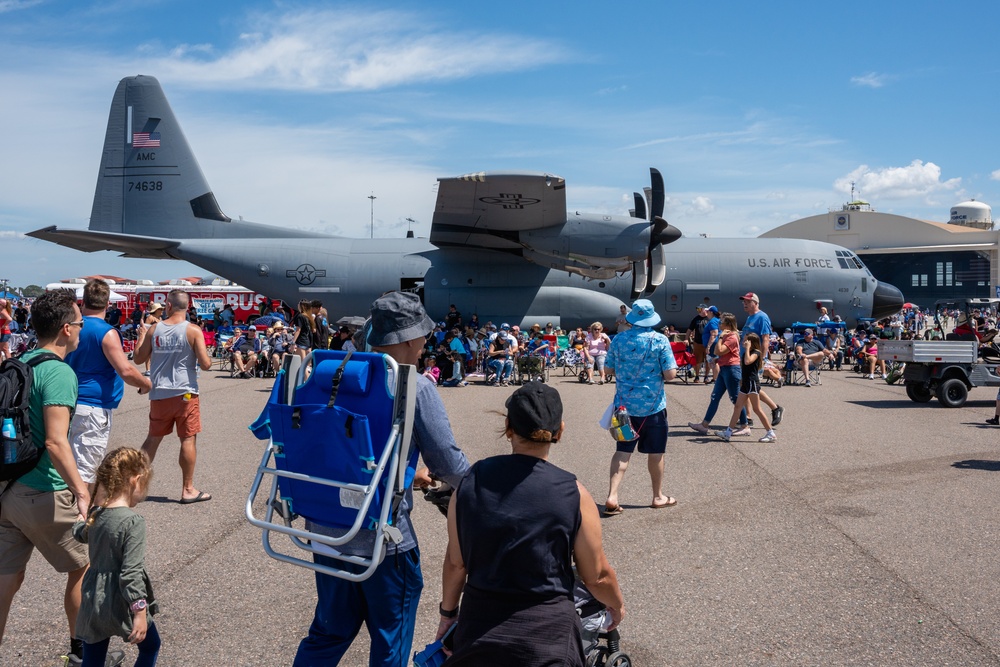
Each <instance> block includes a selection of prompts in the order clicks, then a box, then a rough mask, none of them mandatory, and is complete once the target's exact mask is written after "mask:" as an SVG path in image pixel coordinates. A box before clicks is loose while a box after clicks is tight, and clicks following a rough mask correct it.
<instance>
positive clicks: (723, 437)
mask: <svg viewBox="0 0 1000 667" xmlns="http://www.w3.org/2000/svg"><path fill="white" fill-rule="evenodd" d="M732 434H733V432H732V431H730V430H729V429H728V428H727V429H726V430H725V431H716V432H715V437H716V438H719V439H720V440H725V441H726V442H729V437H730V436H731V435H732Z"/></svg>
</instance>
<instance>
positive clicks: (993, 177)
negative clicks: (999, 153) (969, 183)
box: [990, 169, 1000, 181]
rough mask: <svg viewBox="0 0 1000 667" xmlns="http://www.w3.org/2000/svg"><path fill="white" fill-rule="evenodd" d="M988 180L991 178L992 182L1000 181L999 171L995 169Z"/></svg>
mask: <svg viewBox="0 0 1000 667" xmlns="http://www.w3.org/2000/svg"><path fill="white" fill-rule="evenodd" d="M990 178H992V179H993V180H994V181H1000V169H997V170H996V171H994V172H993V173H992V174H990Z"/></svg>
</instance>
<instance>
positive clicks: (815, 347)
mask: <svg viewBox="0 0 1000 667" xmlns="http://www.w3.org/2000/svg"><path fill="white" fill-rule="evenodd" d="M831 358H834V355H833V352H831V351H830V350H828V349H826V347H825V346H824V345H823V343H821V342H820V341H819V340H817V338H816V336H815V335H814V334H813V330H812V329H806V330H805V334H804V335H803V336H802V340H800V341H799V343H798V345H796V346H795V361H796V363H798V365H799V368H801V369H802V372H803V373H805V376H806V386H807V387H811V386H812V382H810V381H809V368H810V366H818V365H820V364H822V363H823V360H824V359H831Z"/></svg>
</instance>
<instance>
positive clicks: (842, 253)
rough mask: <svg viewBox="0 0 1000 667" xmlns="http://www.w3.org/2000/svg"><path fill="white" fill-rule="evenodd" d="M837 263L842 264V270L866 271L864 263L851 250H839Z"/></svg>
mask: <svg viewBox="0 0 1000 667" xmlns="http://www.w3.org/2000/svg"><path fill="white" fill-rule="evenodd" d="M837 263H838V264H840V268H842V269H861V270H865V265H864V263H863V262H862V261H861V260H860V259H858V256H857V255H855V254H854V253H853V252H851V251H850V250H838V251H837Z"/></svg>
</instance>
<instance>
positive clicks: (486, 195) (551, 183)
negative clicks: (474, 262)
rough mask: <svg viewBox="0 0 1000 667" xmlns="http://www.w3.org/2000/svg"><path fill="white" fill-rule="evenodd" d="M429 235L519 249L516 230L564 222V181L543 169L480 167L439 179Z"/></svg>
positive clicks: (452, 242) (437, 240)
mask: <svg viewBox="0 0 1000 667" xmlns="http://www.w3.org/2000/svg"><path fill="white" fill-rule="evenodd" d="M438 180H439V185H438V196H437V205H436V206H435V208H434V219H433V222H432V223H431V238H430V241H431V243H433V244H434V245H436V246H438V247H441V246H473V247H477V248H485V249H492V250H520V249H521V247H522V244H521V243H520V242H519V240H518V233H519V232H522V231H530V230H536V229H543V228H545V227H554V226H556V225H562V224H563V223H565V222H566V181H565V180H563V179H562V178H559V177H558V176H553V175H551V174H544V173H539V172H524V173H497V172H479V173H476V174H466V175H464V176H459V177H457V178H442V179H438Z"/></svg>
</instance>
